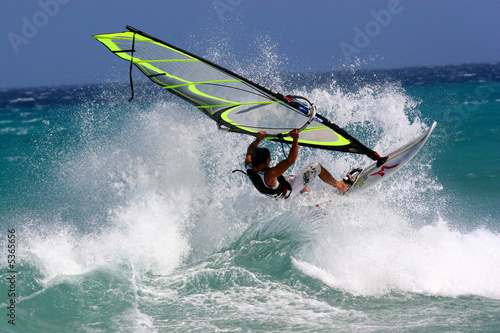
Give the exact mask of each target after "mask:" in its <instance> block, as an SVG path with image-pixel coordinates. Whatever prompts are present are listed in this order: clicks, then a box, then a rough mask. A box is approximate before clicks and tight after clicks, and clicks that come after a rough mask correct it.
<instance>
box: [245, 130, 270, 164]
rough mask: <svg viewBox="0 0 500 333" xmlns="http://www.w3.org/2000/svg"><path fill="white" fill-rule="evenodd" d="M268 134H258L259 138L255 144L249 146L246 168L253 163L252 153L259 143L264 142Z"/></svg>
mask: <svg viewBox="0 0 500 333" xmlns="http://www.w3.org/2000/svg"><path fill="white" fill-rule="evenodd" d="M266 135H267V133H266V132H264V131H262V132H259V133H257V138H256V139H255V141H254V142H252V143H251V144H250V146H248V149H247V156H246V157H245V168H246V166H247V165H248V164H249V163H250V162H252V153H253V151H254V150H255V149H256V148H257V147H258V146H259V143H260V142H261V141H262V140H264V138H265V137H266Z"/></svg>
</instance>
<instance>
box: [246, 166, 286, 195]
mask: <svg viewBox="0 0 500 333" xmlns="http://www.w3.org/2000/svg"><path fill="white" fill-rule="evenodd" d="M246 169H247V175H248V177H249V178H250V180H251V181H252V183H253V185H254V186H255V188H256V189H257V190H258V191H259V192H260V193H263V194H265V195H269V196H272V197H276V198H285V199H286V198H288V197H289V196H290V194H291V190H292V188H291V186H290V184H289V183H288V182H287V181H286V180H285V177H283V176H282V175H281V176H279V177H278V178H277V180H278V182H277V183H276V185H274V186H273V187H270V186H267V184H266V182H265V180H264V173H265V172H266V170H262V171H259V172H253V170H252V163H248V165H247V167H246Z"/></svg>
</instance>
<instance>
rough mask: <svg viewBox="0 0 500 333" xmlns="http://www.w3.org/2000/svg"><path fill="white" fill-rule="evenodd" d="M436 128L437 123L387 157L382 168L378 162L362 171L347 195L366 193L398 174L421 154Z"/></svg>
mask: <svg viewBox="0 0 500 333" xmlns="http://www.w3.org/2000/svg"><path fill="white" fill-rule="evenodd" d="M435 127H436V122H434V123H433V124H432V126H431V127H430V128H429V129H428V130H427V131H426V132H425V133H424V134H422V135H420V136H419V137H417V138H415V139H414V140H412V141H410V142H408V143H407V144H405V145H404V146H402V147H401V148H399V149H396V150H395V151H393V152H392V153H390V154H389V155H387V156H388V159H387V161H386V162H385V163H384V164H382V165H381V166H380V167H377V162H373V163H372V164H370V165H369V166H367V167H366V168H364V169H363V171H361V172H360V173H359V174H358V176H357V177H356V180H355V181H354V184H353V185H352V186H351V188H349V189H348V190H347V191H346V192H345V194H347V193H349V194H351V193H356V192H361V191H366V190H368V189H369V188H371V187H373V186H375V185H377V184H378V183H380V182H382V181H384V180H385V179H387V178H388V177H389V176H390V175H392V174H394V173H396V172H397V171H398V170H399V169H401V167H403V165H405V164H406V163H408V162H409V161H410V160H411V159H412V158H413V156H415V155H416V154H417V153H418V152H419V150H420V149H421V148H422V147H423V146H424V144H425V142H426V141H427V139H428V138H429V136H430V135H431V133H432V131H433V130H434V128H435Z"/></svg>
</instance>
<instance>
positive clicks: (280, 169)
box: [264, 129, 299, 184]
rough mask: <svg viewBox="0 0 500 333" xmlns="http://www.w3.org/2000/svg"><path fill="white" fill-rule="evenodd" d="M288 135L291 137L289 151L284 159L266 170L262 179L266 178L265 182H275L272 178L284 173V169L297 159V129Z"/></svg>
mask: <svg viewBox="0 0 500 333" xmlns="http://www.w3.org/2000/svg"><path fill="white" fill-rule="evenodd" d="M290 137H291V138H292V139H293V143H292V148H291V149H290V153H289V154H288V157H287V158H286V159H284V160H283V161H281V162H279V163H278V164H276V166H275V167H273V168H270V169H268V170H267V171H266V173H265V175H264V179H265V180H266V183H267V184H272V183H274V184H275V182H273V181H272V180H274V179H276V178H278V177H279V176H281V175H282V174H284V173H285V172H286V170H288V168H290V167H291V166H292V165H293V163H295V161H296V160H297V156H298V155H299V131H298V130H297V129H294V130H293V131H291V132H290Z"/></svg>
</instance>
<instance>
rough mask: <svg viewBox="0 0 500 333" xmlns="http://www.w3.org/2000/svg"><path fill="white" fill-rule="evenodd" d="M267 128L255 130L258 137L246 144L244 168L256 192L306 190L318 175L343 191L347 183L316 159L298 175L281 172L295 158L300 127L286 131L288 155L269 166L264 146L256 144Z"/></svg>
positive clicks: (289, 193) (280, 193)
mask: <svg viewBox="0 0 500 333" xmlns="http://www.w3.org/2000/svg"><path fill="white" fill-rule="evenodd" d="M266 134H267V133H266V132H258V134H257V138H256V139H255V141H254V142H252V143H251V144H250V146H248V149H247V154H246V158H245V169H246V171H247V174H248V176H249V177H250V179H251V181H252V183H253V184H254V186H255V187H256V188H257V190H259V192H261V193H264V194H267V195H271V196H276V197H283V198H289V197H291V196H294V195H297V194H298V193H304V192H308V191H309V187H308V185H309V184H310V183H311V182H312V181H313V180H314V179H315V178H316V176H319V178H320V179H321V180H322V181H324V182H325V183H327V184H329V185H331V186H333V187H335V188H336V189H338V191H339V192H340V193H344V192H345V191H346V190H347V189H348V188H349V185H348V184H347V183H346V182H344V181H338V180H335V178H333V176H332V175H331V174H330V172H328V170H326V169H325V168H324V167H323V166H322V165H321V164H319V163H317V162H316V163H311V164H309V165H308V166H307V167H306V168H305V169H304V170H302V171H301V172H300V173H299V174H298V175H295V176H291V175H290V176H288V175H287V176H285V175H283V174H284V173H285V172H286V171H287V170H288V169H289V168H290V167H291V166H292V165H293V164H294V163H295V161H296V159H297V156H298V154H299V131H298V130H297V129H295V130H293V131H291V132H290V133H289V135H290V137H291V138H292V139H293V143H292V148H291V149H290V153H289V154H288V157H287V158H286V159H284V160H283V161H281V162H279V163H278V164H276V165H275V166H274V167H269V164H270V163H271V154H270V152H269V150H268V149H267V148H259V147H258V146H259V143H260V142H261V141H262V140H263V139H264V138H265V137H266Z"/></svg>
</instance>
